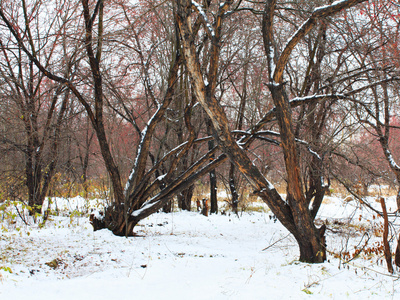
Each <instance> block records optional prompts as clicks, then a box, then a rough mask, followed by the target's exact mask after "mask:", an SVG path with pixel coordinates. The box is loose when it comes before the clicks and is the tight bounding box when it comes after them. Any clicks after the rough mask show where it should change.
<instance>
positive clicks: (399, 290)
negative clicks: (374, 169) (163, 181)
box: [0, 197, 400, 300]
mask: <svg viewBox="0 0 400 300" xmlns="http://www.w3.org/2000/svg"><path fill="white" fill-rule="evenodd" d="M370 200H371V201H370V202H371V204H372V205H373V206H375V207H377V208H379V204H378V203H376V202H375V201H374V199H372V198H371V199H370ZM394 202H395V201H394V199H393V198H390V199H388V200H387V205H388V206H389V208H390V209H391V210H392V211H393V209H394V205H395V203H394ZM57 203H58V205H57V207H58V209H59V210H60V211H61V212H63V214H64V216H62V217H61V216H52V217H51V221H48V222H47V223H46V224H45V225H44V227H43V228H39V227H38V226H37V225H34V224H31V226H26V225H24V224H23V222H22V221H21V219H20V218H19V217H18V216H17V217H15V218H14V220H13V219H12V217H11V215H10V214H8V215H7V214H5V212H4V211H3V212H0V218H2V219H0V228H1V231H2V233H1V239H0V299H29V300H34V299H41V300H43V299H57V300H61V299H85V300H89V299H107V300H110V299H174V300H175V299H400V298H399V297H400V280H399V273H398V272H397V273H395V274H394V275H390V274H389V273H388V272H387V270H386V264H385V263H384V261H383V259H382V257H381V256H380V255H376V254H369V255H367V254H366V253H364V252H363V255H362V257H359V258H355V259H353V260H351V261H350V262H349V263H345V261H344V260H341V259H339V258H337V257H336V256H338V254H340V253H342V254H343V253H346V252H349V255H350V257H351V254H352V253H354V251H355V250H354V249H355V248H354V246H358V248H362V247H363V246H364V245H365V242H366V240H368V239H369V240H368V244H367V245H365V247H364V249H367V248H371V249H373V248H374V247H375V246H376V247H377V245H378V244H377V243H378V242H380V241H381V238H380V237H377V236H376V235H379V232H380V231H381V226H382V219H381V218H380V217H376V215H375V214H373V213H371V212H370V211H368V210H367V209H365V208H362V209H361V208H360V206H359V205H357V203H356V202H354V201H350V202H345V203H344V202H343V201H341V200H340V199H339V198H335V197H327V200H326V203H325V204H324V205H323V206H322V208H321V210H320V214H319V216H318V219H320V220H321V221H320V222H322V221H325V220H327V221H328V230H327V245H328V250H329V252H330V253H329V254H328V260H327V262H325V263H323V264H315V265H312V264H307V263H300V262H299V261H298V248H297V245H296V242H295V240H294V239H293V238H292V237H291V236H290V235H288V232H287V231H286V230H285V229H284V228H283V227H282V225H280V224H279V222H275V221H274V218H271V217H272V216H271V214H270V213H269V212H268V209H266V208H265V207H264V206H263V204H262V203H255V204H254V206H256V207H263V208H264V209H259V210H260V211H252V212H247V213H246V212H245V213H243V214H241V215H240V217H237V216H235V215H232V214H231V215H229V214H226V215H211V216H209V217H204V216H202V215H200V214H198V213H195V212H174V213H171V214H164V213H158V214H154V215H152V216H151V217H149V218H148V219H146V220H144V221H143V222H141V223H140V225H139V226H137V228H136V230H137V233H138V234H139V235H140V236H138V237H130V238H121V237H116V236H114V235H113V234H112V233H111V232H110V231H108V230H101V231H97V232H93V231H92V228H91V225H90V224H89V222H88V219H87V217H83V216H79V214H77V213H72V214H71V215H70V216H65V213H66V209H67V210H69V211H73V210H76V209H77V208H78V209H79V210H86V209H87V207H85V206H84V205H83V204H82V199H80V198H74V199H70V200H69V201H65V200H64V202H63V200H62V199H58V202H57ZM67 204H68V205H67ZM53 208H54V204H53ZM392 220H393V218H392ZM397 229H398V228H397ZM396 242H397V240H395V241H394V242H393V244H392V247H395V246H396ZM374 245H375V246H374ZM392 250H393V249H392ZM342 256H343V255H342ZM347 260H348V259H347Z"/></svg>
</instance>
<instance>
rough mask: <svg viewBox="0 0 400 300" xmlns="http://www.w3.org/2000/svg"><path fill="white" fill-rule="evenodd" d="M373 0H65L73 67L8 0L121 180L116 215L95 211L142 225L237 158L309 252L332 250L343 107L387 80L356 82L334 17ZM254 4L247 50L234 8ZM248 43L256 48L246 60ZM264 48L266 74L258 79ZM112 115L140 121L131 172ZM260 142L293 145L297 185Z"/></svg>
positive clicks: (10, 25)
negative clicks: (278, 180) (268, 170)
mask: <svg viewBox="0 0 400 300" xmlns="http://www.w3.org/2000/svg"><path fill="white" fill-rule="evenodd" d="M67 2H68V1H66V2H65V3H67ZM362 2H365V0H343V1H336V2H333V3H325V1H313V2H312V3H310V2H307V1H296V2H293V3H285V4H280V3H278V2H277V1H275V0H267V1H265V2H262V3H258V2H253V1H241V0H239V1H212V0H207V1H202V2H201V3H198V2H196V1H191V0H177V1H166V2H162V3H157V4H155V3H153V1H140V2H138V4H137V5H136V6H135V5H131V4H129V3H127V2H121V1H110V2H109V1H107V2H106V1H103V0H97V1H88V0H81V1H79V3H76V6H65V7H66V8H67V7H68V8H71V10H69V14H67V15H66V16H68V17H65V18H63V19H62V20H63V22H60V23H57V24H63V25H62V28H65V30H66V37H67V38H66V41H67V42H66V43H65V44H64V48H65V49H66V50H67V51H65V52H66V53H67V54H69V55H70V56H69V57H71V53H74V57H79V64H78V65H77V67H76V68H74V69H73V71H74V72H71V73H66V72H63V71H62V70H64V68H65V65H63V64H58V65H55V66H57V67H58V68H60V69H54V68H53V67H52V68H50V67H49V65H47V64H46V63H44V61H43V60H42V59H41V56H40V54H42V53H43V52H46V51H47V48H46V45H45V44H43V48H41V49H40V51H39V50H38V51H34V49H33V48H32V46H31V45H30V43H29V39H27V36H26V35H24V34H21V32H26V30H27V28H28V27H29V24H20V23H18V20H15V19H13V18H12V13H10V12H9V11H8V10H7V9H8V7H6V6H2V7H1V9H0V17H1V19H2V24H3V25H4V27H3V29H4V28H7V30H8V31H9V32H10V33H11V34H12V40H13V41H14V45H15V46H16V47H17V48H18V49H20V51H21V52H23V53H24V55H26V56H27V57H28V59H29V60H30V61H31V62H32V67H33V70H35V72H37V73H40V74H42V75H45V76H46V77H47V78H49V79H51V80H52V81H54V82H56V83H57V84H58V85H59V86H61V87H63V91H64V88H68V90H69V91H70V93H71V95H73V96H74V98H75V99H77V100H78V101H79V103H80V105H81V107H82V108H83V109H84V111H85V114H86V115H87V118H88V120H89V121H90V123H91V125H92V127H93V130H94V132H95V134H96V136H97V140H98V145H99V148H100V151H101V154H102V157H103V160H104V163H105V166H106V169H107V172H108V176H109V178H110V180H111V183H112V191H113V199H112V204H111V205H110V206H109V207H108V208H107V209H106V211H105V215H104V217H103V218H101V219H96V220H94V221H93V224H94V225H95V226H96V227H97V228H102V227H107V228H109V229H110V230H112V231H113V232H114V233H115V234H117V235H133V234H134V233H133V230H134V227H135V225H136V224H137V223H138V222H139V221H140V220H141V219H143V218H145V217H147V216H148V215H150V214H152V213H154V212H156V211H158V210H160V209H161V208H162V207H164V205H165V204H166V203H168V201H170V200H171V199H172V198H173V197H175V196H176V195H180V196H179V197H180V199H181V200H180V201H181V204H182V203H184V199H185V198H186V200H187V199H189V198H190V197H189V196H190V191H191V189H192V188H193V184H195V182H196V181H197V180H199V178H201V177H202V176H205V175H207V174H210V172H212V171H214V170H215V169H216V168H217V167H219V166H222V165H223V164H224V163H228V164H230V165H231V168H230V169H231V172H229V173H230V175H231V176H230V177H231V178H232V179H233V178H234V176H233V173H234V172H235V170H236V171H239V172H240V173H241V174H242V175H243V176H244V177H245V178H246V179H247V180H248V182H249V183H250V185H251V188H252V189H253V190H254V193H255V194H256V195H258V196H259V197H261V198H262V199H263V200H264V201H265V202H266V203H267V204H268V206H269V207H270V209H271V211H272V212H273V213H274V214H275V215H276V217H277V218H278V220H279V221H280V222H281V223H282V224H283V225H284V226H285V227H286V228H287V229H288V231H289V232H290V233H291V234H293V236H294V237H295V239H296V240H297V242H298V244H299V249H300V260H302V261H307V262H322V261H324V259H325V253H326V249H325V245H324V231H325V227H324V226H323V227H321V228H317V226H316V225H315V222H314V220H315V218H316V215H317V213H318V209H319V207H320V205H321V203H322V200H323V197H324V194H325V191H326V190H327V188H328V185H327V184H328V182H329V181H328V180H325V177H324V176H325V175H327V172H328V171H329V170H328V169H327V168H326V163H327V162H329V159H330V158H331V157H332V156H334V155H339V154H340V153H338V149H339V146H338V141H339V140H340V139H339V138H338V135H339V133H340V132H343V131H344V129H343V128H347V127H348V126H347V125H348V124H347V123H346V122H348V120H350V119H351V118H346V117H347V116H346V115H345V114H344V115H343V116H344V117H343V118H342V120H339V119H340V118H341V117H342V116H341V115H340V114H341V113H343V111H345V109H344V108H348V107H351V106H350V105H348V103H354V96H355V95H357V94H358V93H360V92H362V91H365V90H366V89H368V88H371V87H373V86H377V83H376V82H375V81H374V80H372V81H371V82H368V83H365V82H361V83H359V84H352V83H354V78H356V76H354V72H356V71H354V72H352V71H351V70H352V69H354V70H355V69H356V67H355V65H354V64H353V63H352V62H350V61H348V57H349V56H348V55H347V54H348V52H347V51H348V49H349V45H350V44H352V43H353V42H354V41H353V40H349V41H346V42H344V39H340V38H338V36H340V34H338V32H337V31H335V29H332V28H334V25H335V24H334V20H335V18H336V15H338V14H342V13H343V11H345V10H346V9H349V8H352V7H353V6H356V5H357V4H359V3H362ZM22 3H25V1H22ZM68 3H69V2H68ZM318 5H321V6H320V7H318ZM32 7H33V8H32V9H36V8H35V6H32ZM72 16H73V18H72ZM247 18H254V19H253V20H254V22H250V23H251V26H253V28H252V29H251V31H253V32H254V33H253V34H254V35H257V38H258V41H261V40H262V43H259V42H257V43H258V44H257V46H256V48H254V49H257V51H256V50H255V51H254V52H253V54H250V53H251V51H250V50H249V51H248V52H246V51H244V50H243V49H246V47H248V48H251V47H253V46H254V45H253V44H252V42H251V38H250V36H247V38H246V39H243V40H242V36H240V35H239V34H238V33H236V32H235V33H232V31H230V30H229V24H230V22H235V21H236V22H243V24H245V23H246V22H244V21H243V19H247ZM149 20H151V22H149ZM54 24H55V23H54ZM44 26H45V25H44ZM22 28H24V29H23V30H22ZM147 28H150V29H147ZM230 28H234V26H231V27H230ZM48 36H52V35H51V34H49V35H48ZM74 37H78V38H74ZM38 38H40V37H38ZM230 39H231V40H230ZM332 41H337V44H335V43H332ZM243 43H246V45H244V44H243ZM55 49H56V50H58V49H59V48H58V47H56V48H55ZM227 49H228V50H227ZM243 51H244V52H246V53H247V54H248V55H247V54H246V55H244V56H243V60H244V61H243V62H241V63H236V61H237V60H239V59H238V58H239V57H240V55H241V53H243ZM60 53H61V52H60ZM252 55H254V59H253V58H252V57H253V56H252ZM250 58H252V59H250ZM246 60H248V61H246ZM257 60H259V64H260V66H259V67H258V71H257V72H258V73H257V72H255V73H257V74H260V75H259V78H258V80H254V81H252V82H254V83H255V84H249V83H248V80H250V79H248V78H254V74H253V73H254V71H253V70H255V68H256V67H255V66H256V65H257ZM250 61H251V63H250ZM235 68H239V69H240V72H238V71H237V70H235ZM357 68H358V67H357ZM359 68H361V69H362V70H360V71H359V72H360V73H363V74H366V73H367V72H369V70H368V69H363V68H365V66H360V67H359ZM233 72H236V74H243V78H236V79H235V78H234V76H233V75H232V73H233ZM241 80H243V82H241ZM252 80H253V79H252ZM240 86H241V87H240ZM352 101H353V102H352ZM198 103H199V104H200V105H197V104H198ZM338 103H346V104H345V105H342V104H341V105H337V104H338ZM248 107H252V108H254V109H253V111H249V109H248ZM232 111H236V113H232ZM204 114H206V115H207V116H206V118H201V116H202V115H203V116H204ZM105 116H113V118H117V121H116V123H117V124H123V126H124V128H125V126H126V128H131V130H132V132H133V133H134V134H133V135H134V136H135V138H134V139H133V141H135V142H132V147H133V148H134V152H135V159H134V161H133V162H131V163H129V164H130V171H129V174H124V173H123V172H121V167H120V166H121V161H123V160H121V158H120V157H119V158H117V155H116V154H117V153H118V151H115V149H114V148H113V147H115V144H114V143H111V142H110V141H112V139H111V137H110V131H109V128H108V125H107V124H108V123H107V119H106V118H105ZM201 119H203V120H201ZM208 120H210V124H209V125H211V126H208V125H207V121H208ZM343 120H346V122H345V121H343ZM328 121H329V122H328ZM178 123H179V124H178ZM267 125H268V128H266V127H267ZM121 126H122V125H121ZM207 129H208V130H209V131H208V133H207ZM210 135H211V136H210ZM133 143H134V144H133ZM255 144H257V149H252V148H251V147H252V145H255ZM259 149H262V150H260V151H261V152H263V153H265V152H266V151H269V149H279V150H280V151H281V153H282V154H281V156H279V158H278V161H282V165H283V166H282V172H283V173H284V174H283V178H284V180H285V181H286V187H287V195H286V198H283V197H282V196H281V195H280V194H278V192H277V191H276V189H275V187H274V186H273V185H272V184H271V183H270V182H269V181H268V180H267V179H266V177H265V176H264V175H265V166H263V165H260V163H259V164H257V163H254V161H253V159H252V158H251V156H252V155H257V151H259ZM255 150H257V151H255ZM197 153H199V154H201V155H198V157H197ZM260 161H261V160H260ZM123 182H125V184H123ZM233 185H234V184H233ZM185 194H187V195H186V196H185ZM179 197H178V198H179ZM185 205H186V204H185ZM181 206H182V208H183V204H182V205H181ZM186 206H187V205H186Z"/></svg>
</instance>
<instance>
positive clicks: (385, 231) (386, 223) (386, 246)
mask: <svg viewBox="0 0 400 300" xmlns="http://www.w3.org/2000/svg"><path fill="white" fill-rule="evenodd" d="M381 206H382V211H383V220H384V225H383V246H384V254H385V259H386V263H387V268H388V271H389V273H391V274H393V265H392V254H391V252H390V245H389V242H388V234H389V221H388V215H387V211H386V204H385V199H383V198H381Z"/></svg>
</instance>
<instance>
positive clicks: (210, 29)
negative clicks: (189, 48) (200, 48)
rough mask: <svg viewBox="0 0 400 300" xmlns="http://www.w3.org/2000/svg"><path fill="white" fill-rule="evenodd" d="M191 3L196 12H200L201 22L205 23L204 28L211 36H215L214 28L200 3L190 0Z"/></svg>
mask: <svg viewBox="0 0 400 300" xmlns="http://www.w3.org/2000/svg"><path fill="white" fill-rule="evenodd" d="M192 5H193V7H194V8H195V9H196V10H197V12H198V13H199V14H200V16H201V18H202V19H203V22H204V24H205V27H206V30H207V31H208V33H209V34H210V35H211V36H212V37H215V32H214V29H213V27H212V25H211V23H210V21H209V20H208V17H207V15H206V13H205V11H204V9H203V7H202V6H201V5H200V4H198V3H197V2H196V1H193V0H192Z"/></svg>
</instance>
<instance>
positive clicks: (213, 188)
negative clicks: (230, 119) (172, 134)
mask: <svg viewBox="0 0 400 300" xmlns="http://www.w3.org/2000/svg"><path fill="white" fill-rule="evenodd" d="M207 134H208V135H212V123H211V120H210V119H207ZM214 147H215V145H214V140H211V141H209V142H208V150H212V149H213V148H214ZM210 159H211V160H214V159H215V155H212V156H211V158H210ZM210 204H211V208H210V213H211V214H217V213H218V198H217V174H216V171H215V169H214V170H212V171H211V172H210Z"/></svg>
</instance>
